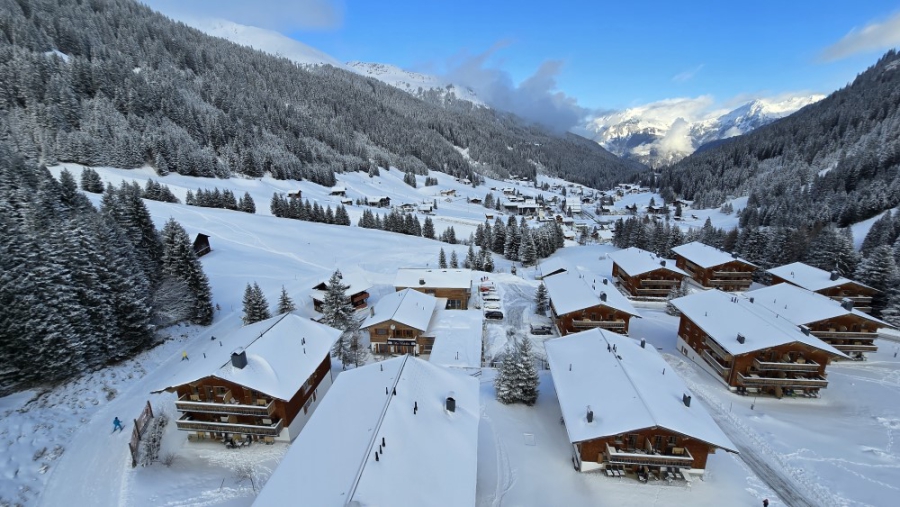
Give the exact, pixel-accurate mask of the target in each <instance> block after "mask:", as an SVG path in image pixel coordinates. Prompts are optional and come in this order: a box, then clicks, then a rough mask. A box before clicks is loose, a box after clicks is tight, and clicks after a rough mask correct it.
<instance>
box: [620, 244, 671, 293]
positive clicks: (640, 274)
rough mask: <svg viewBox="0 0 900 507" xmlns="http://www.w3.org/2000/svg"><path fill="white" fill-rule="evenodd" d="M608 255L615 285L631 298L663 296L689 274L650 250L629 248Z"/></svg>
mask: <svg viewBox="0 0 900 507" xmlns="http://www.w3.org/2000/svg"><path fill="white" fill-rule="evenodd" d="M607 257H609V258H610V260H612V261H613V265H612V275H613V279H614V280H615V281H616V284H617V285H618V286H619V287H621V288H623V289H625V290H626V291H627V292H628V293H629V294H631V295H632V296H633V297H662V298H664V297H666V296H668V295H669V293H670V292H671V291H672V289H676V288H678V287H680V286H681V283H682V281H683V280H684V277H686V276H688V274H687V273H686V272H685V271H684V270H682V269H681V268H678V267H676V266H675V261H674V260H672V259H664V258H662V257H659V256H657V255H656V254H654V253H652V252H648V251H646V250H641V249H640V248H636V247H631V248H626V249H624V250H619V251H616V252H613V253H610V254H607Z"/></svg>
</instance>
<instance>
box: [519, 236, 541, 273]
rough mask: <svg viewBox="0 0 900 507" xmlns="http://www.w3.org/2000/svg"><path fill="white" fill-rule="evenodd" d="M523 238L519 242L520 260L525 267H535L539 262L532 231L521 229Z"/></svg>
mask: <svg viewBox="0 0 900 507" xmlns="http://www.w3.org/2000/svg"><path fill="white" fill-rule="evenodd" d="M520 230H521V231H522V238H521V240H520V242H519V254H518V256H519V260H520V261H522V265H523V266H533V265H534V264H535V263H536V262H537V248H536V247H535V246H534V238H533V237H532V234H531V229H528V228H521V229H520Z"/></svg>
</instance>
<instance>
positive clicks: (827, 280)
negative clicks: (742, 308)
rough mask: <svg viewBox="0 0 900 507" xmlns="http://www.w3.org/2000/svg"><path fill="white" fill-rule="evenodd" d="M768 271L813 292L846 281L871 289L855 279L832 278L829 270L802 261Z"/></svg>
mask: <svg viewBox="0 0 900 507" xmlns="http://www.w3.org/2000/svg"><path fill="white" fill-rule="evenodd" d="M769 273H770V274H772V275H775V276H777V277H778V278H781V279H783V280H785V281H787V282H789V283H792V284H794V285H796V286H798V287H803V288H804V289H806V290H811V291H813V292H815V291H820V290H822V289H828V288H831V287H838V286H840V285H844V284H848V283H854V284H856V285H860V286H863V287H866V288H869V289H872V287H869V286H868V285H865V284H862V283H860V282H857V281H856V280H851V279H849V278H844V277H843V276H838V277H837V278H836V279H835V280H832V279H831V273H830V272H828V271H825V270H824V269H819V268H817V267H815V266H810V265H809V264H804V263H802V262H794V263H791V264H785V265H784V266H778V267H777V268H772V269H770V270H769ZM872 290H875V289H872Z"/></svg>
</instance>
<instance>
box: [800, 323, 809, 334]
mask: <svg viewBox="0 0 900 507" xmlns="http://www.w3.org/2000/svg"><path fill="white" fill-rule="evenodd" d="M800 331H803V334H805V335H806V336H809V326H804V325H803V324H800Z"/></svg>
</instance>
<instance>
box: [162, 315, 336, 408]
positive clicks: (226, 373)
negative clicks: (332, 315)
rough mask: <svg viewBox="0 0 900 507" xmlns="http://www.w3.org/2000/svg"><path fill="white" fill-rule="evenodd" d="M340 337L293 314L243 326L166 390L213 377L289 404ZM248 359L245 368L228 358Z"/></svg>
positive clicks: (171, 381)
mask: <svg viewBox="0 0 900 507" xmlns="http://www.w3.org/2000/svg"><path fill="white" fill-rule="evenodd" d="M340 335H341V332H340V331H339V330H337V329H334V328H331V327H328V326H326V325H324V324H319V323H318V322H315V321H312V320H309V319H304V318H302V317H299V316H297V315H294V314H292V313H288V314H284V315H279V316H277V317H273V318H271V319H266V320H264V321H261V322H256V323H254V324H250V325H247V326H244V327H242V328H240V329H238V330H235V331H234V332H232V333H230V334H229V335H227V336H225V337H223V338H222V339H221V342H222V346H219V345H218V344H217V343H216V341H219V340H216V341H212V342H210V347H209V348H208V349H207V350H206V351H205V352H204V353H205V354H206V357H197V356H193V357H192V358H191V360H190V364H189V365H187V368H184V369H182V370H179V371H178V372H177V373H176V374H175V375H174V376H173V377H172V378H170V379H169V380H168V381H167V382H166V384H165V385H164V387H162V388H160V389H158V390H157V391H154V392H159V391H165V390H171V389H174V388H176V387H178V386H180V385H184V384H187V383H190V382H194V381H196V380H199V379H202V378H206V377H217V378H220V379H223V380H227V381H229V382H234V383H236V384H239V385H242V386H244V387H246V388H248V389H253V390H254V391H259V392H261V393H265V394H268V395H269V396H272V397H275V398H278V399H281V400H290V399H291V398H292V397H293V396H294V394H296V393H297V391H299V390H300V388H301V387H302V386H303V383H304V382H306V380H307V379H308V378H309V377H310V376H311V375H312V374H313V372H315V370H316V368H318V367H319V365H320V364H321V363H322V360H323V359H325V358H326V357H328V355H329V353H330V351H331V347H332V346H333V345H334V342H336V341H337V339H338V337H339V336H340ZM241 348H243V350H244V351H245V352H246V353H247V366H245V367H243V368H237V367H235V366H233V365H232V364H231V353H232V352H233V351H235V350H238V349H241Z"/></svg>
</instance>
